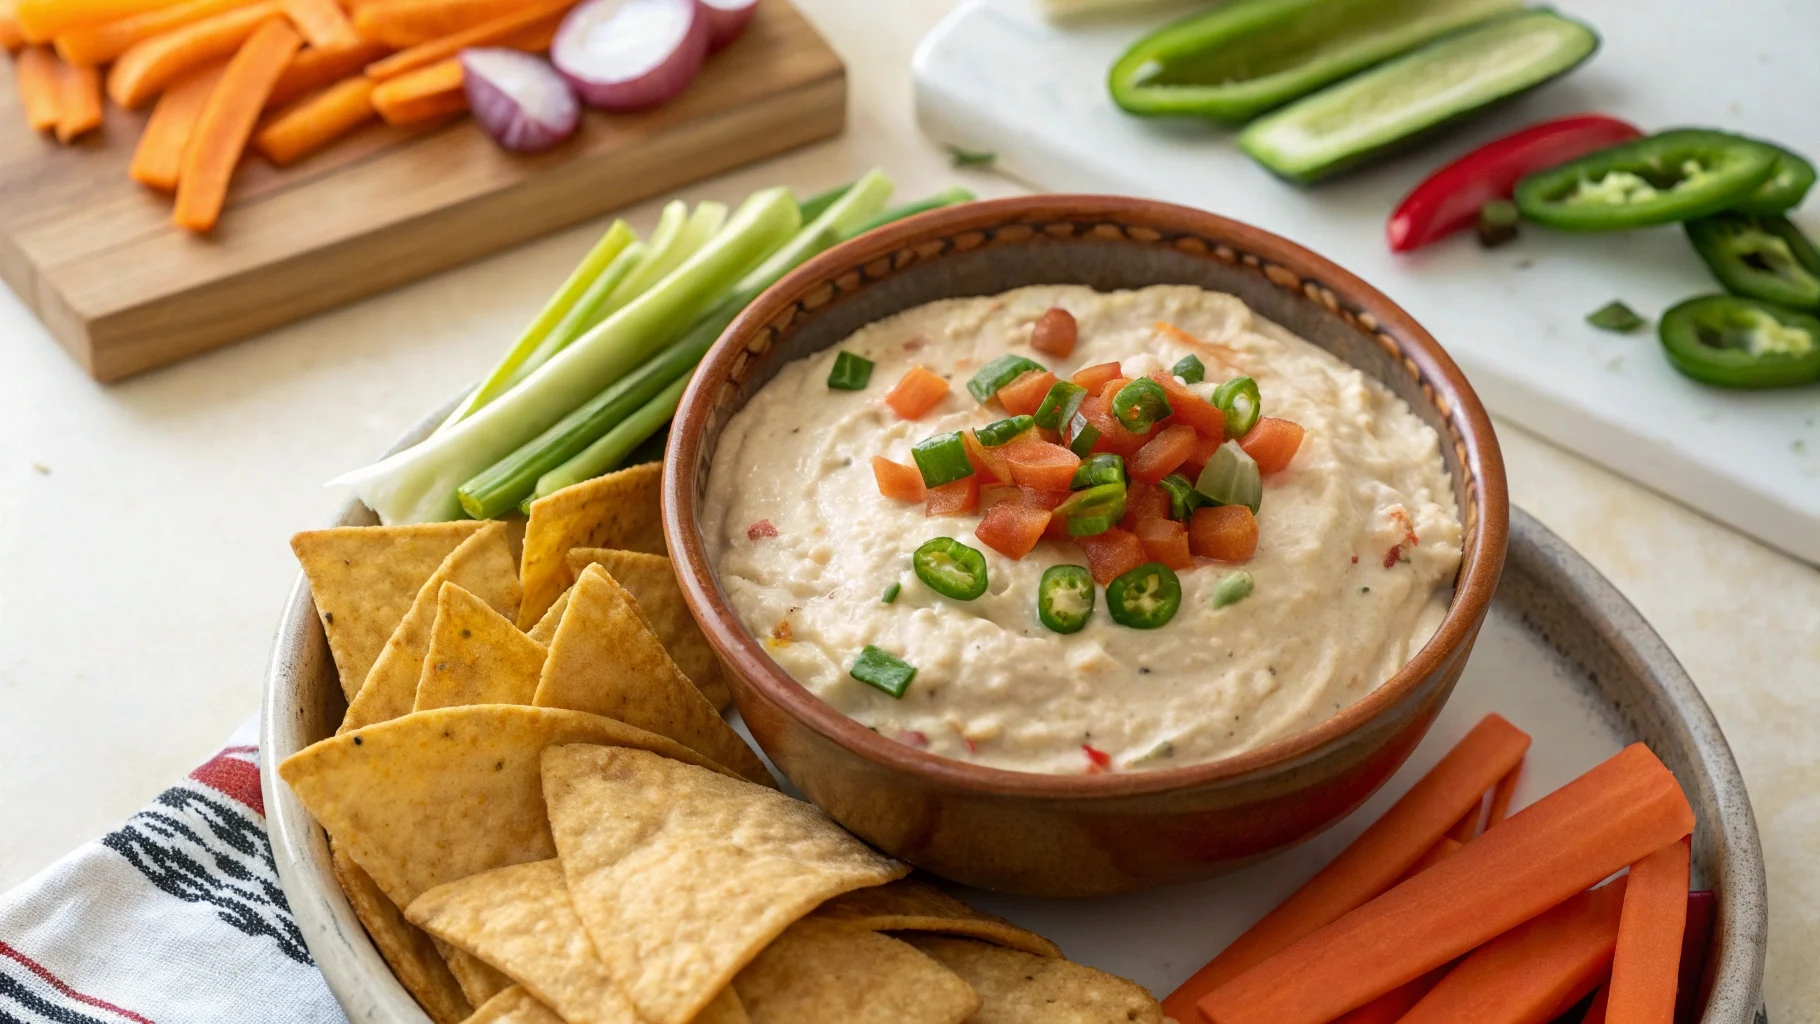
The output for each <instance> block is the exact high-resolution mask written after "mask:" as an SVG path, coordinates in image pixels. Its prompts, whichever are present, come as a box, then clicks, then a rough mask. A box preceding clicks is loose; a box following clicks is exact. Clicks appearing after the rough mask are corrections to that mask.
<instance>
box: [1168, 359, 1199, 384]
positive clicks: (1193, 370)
mask: <svg viewBox="0 0 1820 1024" xmlns="http://www.w3.org/2000/svg"><path fill="white" fill-rule="evenodd" d="M1169 372H1170V373H1173V374H1175V375H1176V376H1177V377H1180V378H1182V379H1183V380H1185V381H1187V382H1188V383H1190V384H1199V383H1200V382H1201V381H1204V380H1206V379H1207V367H1205V366H1202V365H1201V357H1200V356H1197V355H1194V354H1192V353H1190V354H1189V355H1185V356H1183V357H1182V358H1181V360H1180V361H1178V362H1177V363H1176V364H1175V365H1174V366H1171V367H1170V368H1169Z"/></svg>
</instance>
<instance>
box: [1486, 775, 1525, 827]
mask: <svg viewBox="0 0 1820 1024" xmlns="http://www.w3.org/2000/svg"><path fill="white" fill-rule="evenodd" d="M1522 774H1523V763H1522V762H1521V761H1519V762H1517V766H1516V767H1515V768H1512V769H1511V770H1510V771H1509V773H1507V774H1506V775H1505V776H1504V777H1503V778H1501V779H1499V780H1498V784H1497V785H1496V786H1494V787H1492V791H1491V808H1490V809H1489V810H1487V811H1486V812H1485V827H1486V828H1490V827H1492V826H1493V825H1496V824H1497V823H1498V822H1500V821H1503V820H1504V819H1505V818H1507V817H1509V816H1510V798H1511V797H1513V796H1516V795H1517V778H1518V777H1519V776H1521V775H1522Z"/></svg>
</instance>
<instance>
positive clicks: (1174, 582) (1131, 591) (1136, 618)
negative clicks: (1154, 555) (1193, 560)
mask: <svg viewBox="0 0 1820 1024" xmlns="http://www.w3.org/2000/svg"><path fill="white" fill-rule="evenodd" d="M1181 606H1182V581H1181V580H1180V579H1178V578H1177V577H1176V574H1175V571H1174V570H1172V569H1170V568H1169V567H1168V566H1166V565H1164V564H1163V563H1161V562H1149V563H1146V564H1144V565H1140V566H1138V567H1137V568H1135V569H1133V570H1131V571H1130V572H1127V573H1125V574H1123V575H1121V576H1119V577H1118V578H1117V579H1115V580H1113V581H1112V582H1111V583H1108V584H1107V585H1106V610H1107V611H1108V612H1110V613H1111V614H1112V621H1114V622H1116V623H1118V624H1119V625H1121V626H1129V627H1131V628H1132V629H1157V628H1159V627H1161V626H1166V625H1168V624H1169V620H1170V619H1173V618H1175V613H1176V610H1177V609H1179V608H1180V607H1181Z"/></svg>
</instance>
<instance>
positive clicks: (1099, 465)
mask: <svg viewBox="0 0 1820 1024" xmlns="http://www.w3.org/2000/svg"><path fill="white" fill-rule="evenodd" d="M1100 484H1118V485H1119V486H1120V487H1123V486H1125V460H1124V458H1123V457H1122V456H1118V455H1114V454H1112V453H1111V452H1101V453H1099V454H1098V455H1094V456H1090V457H1089V458H1087V459H1085V460H1083V461H1082V462H1081V468H1079V469H1077V470H1075V471H1074V479H1073V480H1070V481H1069V482H1068V489H1069V490H1071V491H1079V490H1082V489H1085V488H1088V487H1098V486H1099V485H1100Z"/></svg>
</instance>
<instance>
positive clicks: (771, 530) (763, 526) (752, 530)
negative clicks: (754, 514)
mask: <svg viewBox="0 0 1820 1024" xmlns="http://www.w3.org/2000/svg"><path fill="white" fill-rule="evenodd" d="M775 536H777V527H775V526H772V525H771V520H769V519H760V520H759V521H758V522H756V523H753V524H752V525H751V526H748V527H746V539H747V540H758V539H759V538H760V537H775Z"/></svg>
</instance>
